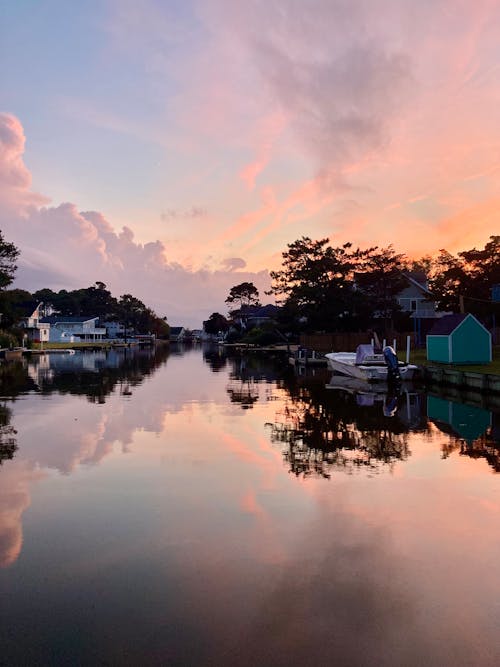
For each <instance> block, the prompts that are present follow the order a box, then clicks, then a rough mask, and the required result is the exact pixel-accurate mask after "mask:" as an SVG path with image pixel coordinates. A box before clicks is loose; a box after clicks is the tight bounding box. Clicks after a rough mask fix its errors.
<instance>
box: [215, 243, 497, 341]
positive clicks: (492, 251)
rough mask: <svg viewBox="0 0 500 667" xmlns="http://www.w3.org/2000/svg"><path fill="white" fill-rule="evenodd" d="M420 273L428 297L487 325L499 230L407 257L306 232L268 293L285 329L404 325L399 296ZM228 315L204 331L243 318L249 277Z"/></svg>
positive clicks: (251, 301) (493, 309)
mask: <svg viewBox="0 0 500 667" xmlns="http://www.w3.org/2000/svg"><path fill="white" fill-rule="evenodd" d="M416 272H418V273H422V274H425V278H426V280H427V287H428V290H429V292H428V294H427V300H428V301H429V302H430V304H432V303H434V304H435V307H436V309H438V310H442V311H448V312H461V311H462V312H463V311H464V310H466V311H467V312H472V313H474V314H476V315H478V316H480V317H482V318H483V320H489V321H488V322H487V323H488V324H490V325H491V324H492V322H493V321H494V316H495V314H496V313H498V314H499V315H500V309H499V307H498V303H495V302H493V301H492V290H493V288H494V286H495V285H500V236H491V237H490V238H489V240H488V242H487V243H486V244H485V246H484V248H481V249H479V250H478V249H476V248H473V249H472V250H466V251H462V252H459V253H458V254H456V255H453V254H452V253H450V252H448V251H447V250H444V249H442V250H440V251H439V253H438V254H437V255H436V256H435V257H431V256H424V257H422V258H420V259H418V260H412V259H410V258H408V257H407V255H405V254H404V253H398V252H396V250H395V249H394V248H393V247H392V245H391V246H387V247H378V246H373V247H370V248H366V249H362V248H359V247H358V248H355V247H354V246H353V244H352V243H345V244H343V245H341V246H332V245H330V241H329V239H328V238H323V239H319V240H313V239H311V238H309V237H307V236H303V237H301V238H300V239H297V240H296V241H294V242H293V243H290V244H288V245H287V249H286V250H285V251H284V252H283V253H282V265H281V268H280V269H278V270H276V271H271V274H270V275H271V279H272V287H271V290H270V291H269V292H267V295H268V296H271V297H274V300H275V302H276V304H277V305H279V306H280V311H279V315H278V319H279V324H280V325H281V327H283V328H284V329H285V330H286V331H290V332H299V331H329V332H334V331H338V332H341V331H360V330H365V329H366V328H367V327H370V326H373V324H374V319H376V321H377V322H378V323H379V324H383V326H384V328H386V329H393V330H394V329H397V330H400V331H404V330H408V329H409V327H410V322H409V315H410V313H407V312H403V311H402V309H401V306H400V304H399V302H398V298H397V297H398V295H400V294H401V292H402V290H403V289H404V288H405V287H407V286H408V285H409V282H408V275H415V273H416ZM226 303H227V304H228V306H229V313H228V317H225V316H223V315H221V314H220V313H213V314H212V315H211V316H210V318H209V320H207V321H206V322H204V326H205V330H206V331H208V332H212V333H216V332H217V331H220V330H222V331H224V330H227V329H228V328H230V327H231V326H233V327H234V325H235V324H236V323H237V322H238V321H239V322H240V323H241V321H242V320H243V321H244V314H245V311H247V312H248V311H249V309H251V308H252V307H254V306H258V305H260V298H259V293H258V290H257V289H256V287H255V285H253V283H241V284H240V285H236V286H234V287H232V288H231V290H230V292H229V296H228V298H227V299H226Z"/></svg>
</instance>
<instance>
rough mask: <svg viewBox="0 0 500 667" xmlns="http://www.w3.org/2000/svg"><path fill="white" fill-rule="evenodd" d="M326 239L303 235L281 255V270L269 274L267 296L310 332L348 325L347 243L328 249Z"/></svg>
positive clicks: (350, 258)
mask: <svg viewBox="0 0 500 667" xmlns="http://www.w3.org/2000/svg"><path fill="white" fill-rule="evenodd" d="M328 243H329V239H327V238H324V239H320V240H319V241H313V240H311V239H310V238H309V237H308V236H303V237H302V238H300V239H297V240H296V241H294V242H293V243H290V244H288V250H286V251H285V252H283V253H282V256H283V268H282V269H281V270H280V271H271V278H272V280H273V284H272V288H271V291H270V293H271V294H275V295H276V296H277V297H278V298H281V299H280V303H281V304H282V305H283V306H284V310H285V311H286V312H287V313H290V314H293V313H294V314H295V315H296V317H297V319H298V320H302V321H303V322H307V327H308V328H310V329H326V330H330V331H332V330H334V329H337V328H341V329H345V328H348V327H349V326H350V324H349V321H350V319H351V318H352V316H353V291H352V273H353V268H354V266H355V262H354V260H355V253H354V252H353V251H351V244H350V243H345V244H344V245H342V246H340V247H337V248H332V247H331V246H330V245H328Z"/></svg>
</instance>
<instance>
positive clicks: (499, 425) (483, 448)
mask: <svg viewBox="0 0 500 667" xmlns="http://www.w3.org/2000/svg"><path fill="white" fill-rule="evenodd" d="M427 414H428V417H429V419H430V421H431V422H432V423H434V424H435V425H436V426H437V427H438V429H439V430H440V431H442V432H443V433H445V434H447V435H448V436H450V437H449V440H447V441H446V442H445V443H443V446H442V451H443V457H445V458H447V457H448V456H450V454H451V453H452V452H456V451H458V452H459V453H460V454H461V455H462V456H469V457H470V458H473V459H481V458H482V459H486V461H487V462H488V463H489V465H490V466H491V467H492V468H493V469H494V470H495V472H500V445H499V440H500V419H499V415H498V414H495V413H492V412H490V410H486V409H485V408H482V407H480V406H477V405H469V404H464V403H457V402H456V401H451V400H449V399H445V398H442V397H440V396H435V395H429V396H428V397H427Z"/></svg>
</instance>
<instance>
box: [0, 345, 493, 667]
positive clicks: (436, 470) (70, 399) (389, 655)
mask: <svg viewBox="0 0 500 667" xmlns="http://www.w3.org/2000/svg"><path fill="white" fill-rule="evenodd" d="M0 382H1V385H0V387H1V401H0V459H1V465H0V664H2V665H3V664H5V665H38V664H39V665H139V664H140V665H181V666H191V665H196V666H200V665H216V666H221V667H224V666H226V665H228V666H235V667H237V666H240V665H241V666H247V665H248V666H250V665H252V666H254V665H276V666H281V665H283V666H286V667H290V666H295V665H300V666H301V667H303V666H304V665H340V666H344V665H347V666H349V665H353V666H354V665H355V666H360V665H361V666H363V665H369V666H371V665H377V666H384V665H391V666H393V665H394V666H396V665H398V666H400V665H405V666H407V665H409V666H412V665H415V666H416V665H419V666H420V665H426V666H427V667H428V666H434V665H436V666H438V665H439V666H443V665H454V666H455V665H471V666H472V665H473V666H486V665H498V664H500V640H499V637H500V635H499V627H500V577H499V574H498V572H499V558H500V530H499V519H500V476H499V475H498V471H499V470H500V455H499V447H500V442H499V441H500V415H499V414H496V413H495V412H492V411H490V410H488V409H485V408H484V407H483V406H481V405H480V404H473V403H470V404H469V403H464V402H461V401H460V400H459V399H457V398H456V397H454V398H452V399H450V397H448V396H443V395H438V394H425V393H423V392H422V391H420V390H417V389H415V388H413V387H409V388H406V389H405V390H404V391H403V392H401V393H398V394H392V395H391V394H389V395H388V394H387V393H386V392H383V391H380V392H378V391H370V390H369V389H367V388H366V387H359V386H355V385H354V386H353V385H348V384H346V383H344V384H342V382H339V381H338V380H336V379H335V378H333V379H332V378H331V377H330V375H329V374H328V373H326V372H325V371H322V372H317V373H316V374H314V375H307V376H304V375H298V374H296V373H295V372H294V371H293V369H291V368H288V367H287V365H286V363H284V361H283V360H280V359H279V358H272V357H258V356H241V355H238V354H236V353H233V356H227V355H226V354H225V353H224V351H222V350H219V348H215V349H210V348H207V349H200V348H196V349H188V350H182V349H172V350H170V352H168V351H161V350H157V351H155V352H153V351H148V350H138V351H131V350H125V349H122V350H121V351H111V352H93V353H83V352H80V353H76V354H74V355H69V354H53V355H45V356H42V357H37V358H33V359H32V360H30V361H27V360H23V362H22V363H5V364H3V365H2V366H0Z"/></svg>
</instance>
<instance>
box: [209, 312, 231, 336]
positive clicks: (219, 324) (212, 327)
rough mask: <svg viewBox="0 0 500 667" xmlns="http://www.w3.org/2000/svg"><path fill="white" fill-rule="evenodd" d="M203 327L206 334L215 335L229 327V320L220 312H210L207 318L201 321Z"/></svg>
mask: <svg viewBox="0 0 500 667" xmlns="http://www.w3.org/2000/svg"><path fill="white" fill-rule="evenodd" d="M203 329H204V330H205V332H206V333H207V334H212V335H214V336H216V335H217V334H218V333H220V332H221V331H222V332H225V331H227V330H228V329H229V322H228V321H227V319H226V318H225V317H224V315H221V314H220V313H212V314H211V315H210V317H209V318H208V320H205V321H204V322H203Z"/></svg>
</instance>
